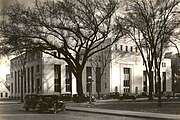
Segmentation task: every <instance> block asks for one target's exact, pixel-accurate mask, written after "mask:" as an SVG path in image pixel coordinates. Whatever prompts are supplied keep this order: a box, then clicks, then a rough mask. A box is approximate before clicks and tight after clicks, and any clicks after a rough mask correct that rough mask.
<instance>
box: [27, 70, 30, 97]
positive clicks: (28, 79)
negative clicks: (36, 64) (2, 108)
mask: <svg viewBox="0 0 180 120" xmlns="http://www.w3.org/2000/svg"><path fill="white" fill-rule="evenodd" d="M27 81H28V86H27V87H28V93H30V68H28V73H27Z"/></svg>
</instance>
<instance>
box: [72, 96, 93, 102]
mask: <svg viewBox="0 0 180 120" xmlns="http://www.w3.org/2000/svg"><path fill="white" fill-rule="evenodd" d="M72 100H73V101H74V102H75V103H78V102H87V101H89V95H86V94H83V97H82V98H79V97H78V94H73V98H72ZM91 100H92V102H95V101H96V98H95V96H93V95H92V96H91Z"/></svg>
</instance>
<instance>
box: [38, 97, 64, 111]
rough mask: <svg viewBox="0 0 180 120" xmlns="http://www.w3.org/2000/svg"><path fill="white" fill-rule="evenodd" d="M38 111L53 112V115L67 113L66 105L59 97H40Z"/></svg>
mask: <svg viewBox="0 0 180 120" xmlns="http://www.w3.org/2000/svg"><path fill="white" fill-rule="evenodd" d="M36 110H37V111H38V112H39V113H40V112H45V111H48V112H51V113H53V114H55V113H57V112H58V111H60V110H61V111H65V110H66V105H65V102H63V101H62V99H61V97H60V96H59V95H39V100H38V103H37V106H36Z"/></svg>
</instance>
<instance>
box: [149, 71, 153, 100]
mask: <svg viewBox="0 0 180 120" xmlns="http://www.w3.org/2000/svg"><path fill="white" fill-rule="evenodd" d="M152 92H153V74H152V71H149V100H153V94H152Z"/></svg>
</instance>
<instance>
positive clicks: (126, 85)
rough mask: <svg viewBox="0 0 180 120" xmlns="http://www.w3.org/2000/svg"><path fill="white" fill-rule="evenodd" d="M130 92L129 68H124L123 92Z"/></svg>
mask: <svg viewBox="0 0 180 120" xmlns="http://www.w3.org/2000/svg"><path fill="white" fill-rule="evenodd" d="M129 92H130V68H124V93H129Z"/></svg>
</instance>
